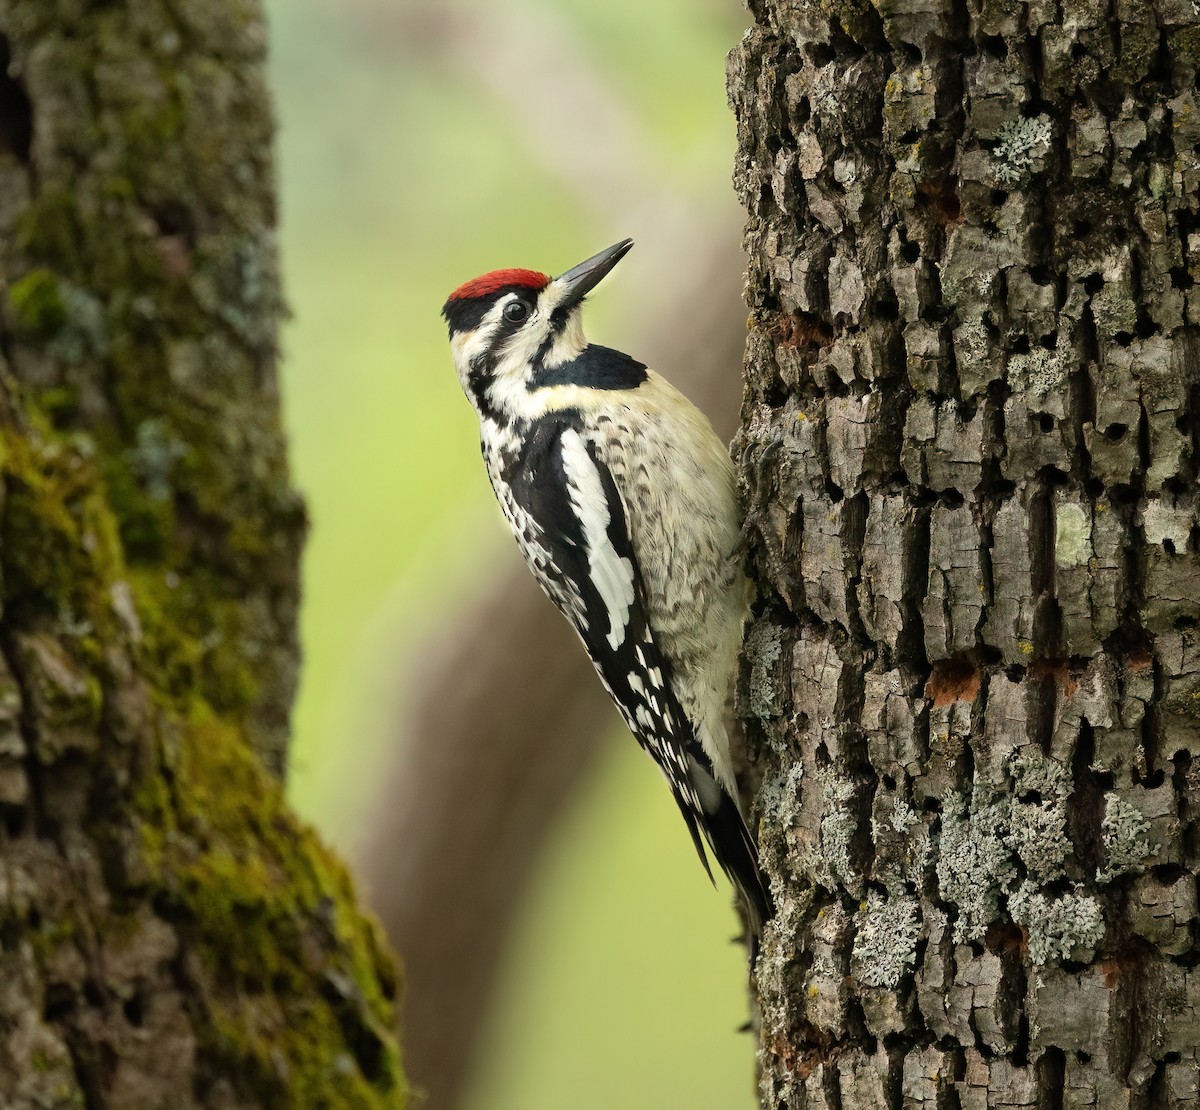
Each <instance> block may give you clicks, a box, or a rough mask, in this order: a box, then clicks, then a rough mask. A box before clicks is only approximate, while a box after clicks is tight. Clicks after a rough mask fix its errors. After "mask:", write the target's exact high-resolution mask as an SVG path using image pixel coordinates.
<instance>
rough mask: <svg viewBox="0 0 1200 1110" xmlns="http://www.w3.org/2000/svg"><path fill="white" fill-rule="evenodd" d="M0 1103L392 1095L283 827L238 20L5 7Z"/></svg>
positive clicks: (259, 110) (375, 1030)
mask: <svg viewBox="0 0 1200 1110" xmlns="http://www.w3.org/2000/svg"><path fill="white" fill-rule="evenodd" d="M0 49H2V52H3V63H4V64H3V66H0V283H2V290H3V292H2V296H0V362H2V366H3V373H2V375H0V1032H2V1036H0V1104H2V1105H3V1106H4V1107H6V1108H13V1110H24V1108H34V1107H38V1108H40V1107H84V1106H86V1107H89V1108H92V1110H96V1108H104V1107H113V1108H120V1110H137V1108H142V1107H144V1108H147V1110H149V1108H152V1107H163V1106H171V1107H185V1108H186V1107H197V1108H198V1107H206V1108H208V1107H211V1108H214V1110H216V1108H221V1110H227V1108H232V1107H257V1106H279V1107H284V1106H351V1105H352V1106H356V1107H360V1106H385V1105H386V1106H389V1107H390V1106H396V1105H401V1104H403V1101H404V1083H403V1078H402V1076H401V1074H400V1069H399V1058H398V1052H397V1048H396V1043H395V1040H394V1036H393V1024H394V1017H395V1014H394V1001H395V995H396V991H397V984H396V975H395V969H394V968H393V966H392V964H391V962H390V958H389V957H388V955H387V954H386V952H385V951H383V949H382V946H381V945H380V942H379V940H378V937H377V932H376V929H375V927H374V926H373V925H372V924H371V923H370V922H369V921H366V920H364V919H363V918H362V917H361V916H360V915H359V913H358V912H357V910H356V909H355V906H354V898H353V892H352V890H351V887H350V883H349V880H348V878H347V876H346V874H345V872H344V870H343V869H342V867H341V865H340V864H339V863H338V862H337V861H336V860H335V859H333V858H332V857H331V856H330V855H329V854H328V853H327V852H326V851H325V850H324V849H323V848H322V847H321V845H320V844H319V843H318V842H317V841H316V839H315V838H314V837H313V836H312V834H311V833H310V832H309V831H308V830H306V829H305V828H303V827H302V826H301V825H300V824H299V823H298V822H297V821H296V820H295V818H294V817H292V815H291V814H290V813H289V812H288V809H287V806H286V803H285V801H284V799H283V795H282V790H281V787H280V785H279V782H278V781H277V779H276V778H274V777H272V774H271V773H270V772H272V771H274V772H275V773H276V774H278V773H279V772H281V771H282V768H283V764H284V752H285V747H286V734H287V733H286V729H287V712H288V707H289V704H290V701H291V696H292V690H293V686H294V676H295V672H296V664H297V647H296V631H295V613H296V605H297V598H298V575H297V559H298V551H299V546H300V541H301V539H302V534H303V527H304V523H303V509H302V506H301V504H300V502H299V501H298V499H297V498H296V496H295V494H294V493H293V492H292V490H291V487H290V484H289V479H288V473H287V467H286V460H285V453H284V440H283V436H282V433H281V429H280V422H279V405H278V397H277V395H276V388H275V361H276V329H277V323H278V318H279V315H280V311H281V299H280V294H279V286H278V280H277V275H276V259H275V250H274V245H273V227H274V218H275V212H274V190H273V180H272V168H271V148H272V124H271V117H270V113H269V107H268V100H267V94H266V89H265V85H264V81H263V56H264V52H265V30H264V25H263V21H262V16H261V12H260V10H259V6H258V4H257V3H256V2H253V0H196V2H193V3H188V4H186V5H180V4H174V3H171V2H169V0H120V2H115V3H112V2H110V3H103V4H101V3H86V2H84V0H60V2H57V3H53V2H47V0H5V2H2V3H0Z"/></svg>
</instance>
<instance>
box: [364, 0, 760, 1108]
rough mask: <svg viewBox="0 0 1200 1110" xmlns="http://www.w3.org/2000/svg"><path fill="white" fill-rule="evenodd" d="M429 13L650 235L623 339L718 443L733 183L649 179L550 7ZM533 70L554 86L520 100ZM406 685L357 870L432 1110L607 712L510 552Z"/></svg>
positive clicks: (635, 140) (736, 320) (629, 292)
mask: <svg viewBox="0 0 1200 1110" xmlns="http://www.w3.org/2000/svg"><path fill="white" fill-rule="evenodd" d="M443 11H444V9H440V10H439V12H438V14H437V15H434V16H433V18H432V21H431V15H432V13H431V11H430V9H422V10H421V15H422V20H423V22H422V23H421V25H420V28H419V32H420V34H421V35H422V36H424V37H423V39H422V42H423V45H425V46H430V45H431V40H432V43H436V44H437V45H441V46H445V47H446V48H447V49H448V50H449V52H450V54H451V57H452V60H453V63H454V64H455V65H456V66H458V67H460V68H461V70H462V73H463V76H464V77H465V78H469V79H470V80H472V81H475V82H477V83H478V84H479V85H480V86H481V91H482V92H484V93H485V94H486V95H487V96H488V97H489V98H491V99H492V100H493V101H497V102H499V103H501V104H502V105H503V104H507V105H509V106H511V108H512V111H511V112H508V113H507V114H506V118H508V119H511V121H512V124H513V127H514V128H515V129H516V131H517V133H518V137H520V138H522V139H524V141H525V145H526V146H527V148H528V149H529V150H530V151H531V153H532V154H533V155H534V156H535V157H536V158H537V159H538V160H539V161H540V163H541V164H542V166H543V168H545V169H547V170H549V171H551V172H553V173H554V174H555V175H556V176H558V178H559V179H560V180H561V181H562V182H563V184H564V186H565V187H567V188H570V189H571V190H572V191H573V192H575V193H577V194H578V195H579V197H580V198H581V199H582V200H583V201H584V203H586V204H587V205H589V206H590V207H591V209H592V210H593V211H594V212H596V213H597V215H598V216H599V217H600V218H601V219H602V220H603V221H605V222H607V223H611V224H612V225H614V226H618V227H621V228H622V229H624V228H627V227H630V226H631V225H633V224H635V223H636V224H639V225H646V224H648V225H649V226H652V227H653V228H654V229H655V230H654V239H655V242H654V250H653V251H650V252H648V254H649V258H646V256H645V255H643V256H642V257H643V259H644V260H645V261H644V264H643V265H642V266H640V267H638V269H637V270H636V271H634V272H632V273H631V274H630V275H629V278H628V279H626V281H625V282H624V290H625V293H626V297H625V298H624V300H623V303H624V306H625V308H626V310H627V315H629V314H632V315H633V316H635V317H636V319H637V322H638V323H639V325H640V332H641V334H639V335H638V337H637V338H636V339H635V340H634V341H632V342H630V343H628V346H629V347H630V348H631V350H632V352H633V353H634V354H636V355H637V356H638V357H639V358H642V359H645V360H647V361H649V363H650V364H651V365H653V366H655V367H656V368H658V369H660V370H663V371H664V372H665V373H666V375H667V376H668V377H669V378H671V380H672V381H673V382H675V383H676V384H677V385H679V386H680V387H681V388H682V389H683V390H684V391H685V392H686V393H688V394H689V396H691V397H692V399H693V400H694V401H696V403H697V404H699V405H700V407H701V408H703V409H705V410H706V411H708V412H709V413H711V414H714V415H715V416H716V417H717V419H716V420H715V421H714V423H715V424H716V426H717V430H718V432H720V434H721V435H722V436H724V437H726V438H728V437H729V436H730V435H732V432H733V429H734V426H735V424H736V413H737V407H738V398H739V394H740V388H741V362H742V350H743V345H744V334H745V329H744V326H743V313H744V309H743V306H742V301H741V289H740V279H741V274H742V270H743V265H742V256H741V252H740V249H739V247H738V245H737V241H736V237H737V228H738V226H739V218H738V210H737V209H736V207H735V204H734V201H733V198H732V196H730V197H729V201H728V207H727V212H726V211H719V210H717V209H716V206H711V207H710V209H709V210H708V211H705V212H703V213H697V212H696V211H689V210H688V208H687V207H686V206H685V204H684V203H683V202H682V200H681V197H680V195H679V190H678V189H677V188H676V187H675V186H676V183H674V182H670V181H667V180H664V178H663V176H662V173H661V171H658V172H655V174H654V176H653V177H652V178H651V181H650V184H649V185H648V184H647V176H648V173H649V172H650V171H651V170H652V169H653V161H654V160H653V158H652V157H651V152H652V149H653V143H652V142H651V139H650V136H649V135H648V134H647V132H646V130H645V128H644V127H643V126H642V125H641V124H640V122H639V121H638V119H637V118H636V117H635V116H634V115H633V114H632V113H631V112H630V111H629V110H628V108H627V107H626V105H624V104H623V103H622V102H621V101H620V99H619V98H618V97H617V96H615V95H614V93H613V92H612V90H611V88H610V87H609V85H608V84H607V83H606V82H605V81H604V80H603V78H602V77H601V76H600V74H599V73H598V72H597V71H596V69H595V67H594V65H593V63H592V61H591V59H590V58H589V57H588V55H587V52H586V51H585V50H584V49H583V48H582V44H581V43H580V42H579V41H578V37H577V36H575V35H574V34H573V33H572V31H571V29H570V27H569V26H568V25H567V24H566V23H565V22H564V21H563V20H562V19H561V18H559V17H557V16H556V15H555V13H554V12H553V11H552V10H551V9H550V8H549V7H545V6H542V7H539V8H538V10H537V13H536V18H533V17H532V16H531V17H530V18H529V19H520V18H514V16H513V12H512V7H511V6H506V8H505V10H504V15H503V17H502V16H501V14H500V13H498V12H493V11H491V10H490V9H482V8H480V9H473V10H472V11H471V12H470V16H469V18H468V17H466V16H465V15H464V14H463V13H462V12H461V10H459V11H458V12H455V11H454V9H451V10H450V14H442V12H443ZM380 17H381V18H385V16H384V15H383V13H382V11H381V14H380ZM406 27H407V31H408V32H409V34H410V37H411V33H412V31H413V30H414V28H413V26H412V25H411V23H408V24H406ZM533 74H536V82H534V79H533V78H532V77H531V76H530V75H533ZM534 83H535V84H536V87H537V88H538V89H543V90H545V89H549V90H552V92H553V95H547V96H536V97H531V96H529V95H528V92H529V89H530V88H531V84H534ZM631 167H636V168H637V173H636V175H635V174H632V173H631V172H630V168H631ZM635 181H636V187H635V186H634V185H632V184H631V183H632V182H635ZM622 233H627V232H625V231H624V230H622ZM480 480H481V481H482V480H483V477H482V471H481V474H480ZM412 687H413V691H414V692H413V693H412V696H411V697H410V698H409V699H408V701H409V704H410V705H411V710H410V712H409V715H408V718H407V720H405V721H404V722H402V723H401V724H400V725H398V727H397V732H398V733H399V742H398V744H397V747H396V751H397V757H396V761H395V763H394V765H393V766H392V767H391V768H390V769H389V770H388V772H387V774H386V777H385V779H384V781H382V782H381V785H380V787H379V792H378V799H377V801H376V804H375V806H374V809H373V813H372V817H371V820H370V822H369V826H368V827H369V832H368V835H367V839H366V841H365V845H364V849H363V851H362V852H361V854H360V858H359V860H358V870H359V873H360V874H361V875H362V877H363V879H364V881H365V883H366V886H367V888H368V891H369V895H370V897H371V899H372V902H373V904H374V907H375V909H376V910H377V912H378V913H379V914H380V916H381V918H382V919H383V922H384V925H385V926H386V928H387V931H388V934H389V936H390V937H391V939H392V941H393V943H394V944H395V945H396V947H397V949H398V950H399V951H400V952H401V953H402V955H403V957H404V961H405V965H406V980H407V982H406V1000H405V1007H406V1026H407V1031H406V1034H405V1056H406V1065H407V1068H408V1071H409V1074H410V1076H411V1077H412V1078H413V1079H414V1081H415V1082H416V1083H417V1084H419V1085H421V1086H423V1087H425V1088H426V1090H427V1091H428V1093H429V1105H430V1107H431V1108H432V1110H452V1108H453V1107H454V1106H455V1105H457V1103H458V1101H459V1098H460V1096H461V1093H462V1090H463V1086H464V1080H465V1079H466V1077H467V1073H468V1070H469V1067H470V1063H471V1060H472V1054H473V1050H474V1048H475V1045H476V1042H477V1040H478V1033H479V1031H480V1029H481V1027H482V1024H483V1021H484V1019H485V1017H486V1015H487V1007H488V1003H489V1001H490V998H491V993H492V986H493V983H494V980H495V973H496V969H497V965H498V962H499V958H500V954H501V952H502V950H503V946H504V942H505V940H506V939H507V936H508V933H509V930H510V927H511V924H512V921H513V918H514V912H515V910H516V908H517V907H518V906H519V904H520V902H521V899H522V897H523V896H524V893H525V890H526V887H527V883H528V880H529V878H530V876H531V875H532V873H533V870H534V868H535V867H536V865H537V862H538V860H539V855H540V848H541V845H542V844H543V842H544V841H545V840H546V838H547V836H548V835H549V834H550V831H551V830H552V828H553V827H554V823H555V819H556V817H557V816H558V814H559V811H560V810H561V808H562V806H563V803H564V802H565V801H566V799H567V798H568V796H569V795H570V793H571V792H572V790H573V789H574V788H575V787H576V785H577V784H578V783H579V782H580V780H581V779H582V778H583V776H584V775H585V774H586V772H587V770H588V769H589V768H590V767H591V766H592V764H593V761H594V759H595V757H596V754H597V748H598V744H599V741H600V738H601V736H602V735H603V734H604V733H605V732H609V733H611V732H614V731H616V729H617V728H618V727H619V718H618V717H617V715H616V713H615V711H614V710H613V709H612V707H611V705H610V704H609V702H608V699H607V697H606V695H605V694H604V691H603V689H602V687H601V686H600V683H599V682H598V681H597V680H596V677H595V675H594V674H593V673H592V670H591V667H590V665H589V664H588V662H587V659H586V656H585V654H584V652H583V651H582V650H581V649H580V647H579V645H578V643H577V642H576V641H575V638H574V636H573V634H572V633H571V631H570V629H569V627H568V626H567V624H566V623H565V622H564V621H563V620H562V618H561V617H559V615H558V614H557V613H556V612H555V611H554V609H553V607H552V606H551V605H550V603H549V602H548V601H546V600H545V599H544V598H543V597H542V596H541V594H540V592H539V591H538V589H537V587H536V585H535V584H534V582H533V580H532V578H531V577H530V576H529V574H528V572H527V571H526V570H525V568H524V567H523V566H521V565H519V557H518V556H517V554H516V551H515V548H514V549H513V551H512V554H511V563H510V569H509V570H507V571H506V572H505V573H504V574H502V575H501V576H500V577H499V579H498V580H497V581H496V582H495V584H494V585H493V586H492V587H491V589H490V590H488V591H487V593H486V596H484V597H482V598H480V599H477V600H475V601H474V602H472V603H471V604H470V605H469V606H466V607H465V614H464V616H463V617H462V619H461V620H460V621H459V622H458V623H457V624H456V625H455V626H454V627H452V628H450V629H449V630H448V631H447V632H446V634H445V636H444V637H443V639H442V640H441V641H440V642H439V643H436V644H434V645H433V646H432V648H431V649H430V650H429V651H428V652H427V654H426V657H425V658H424V659H423V660H422V661H421V662H420V663H419V664H418V666H417V667H416V673H415V674H414V676H413V678H412Z"/></svg>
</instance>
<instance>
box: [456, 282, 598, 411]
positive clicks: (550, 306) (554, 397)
mask: <svg viewBox="0 0 1200 1110" xmlns="http://www.w3.org/2000/svg"><path fill="white" fill-rule="evenodd" d="M564 293H565V290H564V289H563V287H562V286H560V285H558V284H557V283H556V282H551V283H550V284H549V285H548V286H546V288H545V289H544V290H542V292H541V293H540V294H539V296H538V299H537V302H536V304H535V305H534V310H533V313H532V315H531V316H530V317H529V319H528V320H526V321H525V323H524V325H523V326H522V327H521V329H520V330H519V331H517V332H516V333H514V335H513V336H512V338H511V339H510V340H509V341H508V343H507V344H506V345H505V346H504V347H503V349H502V350H499V351H496V352H494V354H495V358H494V362H493V364H492V367H491V381H490V382H489V383H488V384H487V387H486V389H487V401H488V404H489V405H490V406H491V407H492V408H493V409H494V410H495V411H497V412H501V413H504V414H506V415H507V416H509V417H510V418H517V419H526V420H531V419H536V418H537V417H538V416H540V415H542V414H543V413H545V412H548V411H551V410H554V409H559V408H565V407H567V406H576V407H583V408H589V407H592V406H593V405H595V404H596V401H595V399H594V397H593V396H592V394H591V391H588V390H581V389H579V388H578V387H576V386H549V387H545V388H542V389H535V390H532V391H531V390H530V388H529V377H530V372H531V368H532V366H533V363H534V360H535V359H536V357H537V355H538V352H539V351H541V350H542V348H543V347H544V346H545V345H546V340H547V339H548V338H550V319H551V316H552V315H553V312H554V309H555V308H556V307H557V305H558V304H559V302H560V301H561V300H562V298H563V295H564ZM516 299H518V294H517V293H509V294H507V295H506V296H503V297H501V298H500V299H499V300H498V301H497V302H496V303H495V304H494V305H492V307H491V308H490V309H488V311H487V314H486V315H485V316H484V317H483V319H482V320H481V321H480V323H479V326H478V327H477V328H475V329H474V331H471V332H468V333H467V334H465V335H457V336H455V337H454V339H453V340H452V342H451V353H452V354H453V356H454V364H455V369H456V370H457V371H458V378H459V381H460V382H461V383H462V386H463V390H464V391H465V392H466V393H467V395H468V396H470V395H471V391H472V390H471V386H472V383H471V363H472V361H473V360H476V359H478V358H479V357H480V356H482V355H484V354H486V353H487V352H488V350H490V349H491V347H492V346H493V344H494V343H495V341H496V336H497V333H498V331H499V330H500V328H501V327H502V326H503V324H504V309H505V307H506V306H507V305H508V304H510V303H511V302H512V301H514V300H516ZM586 346H587V339H586V338H585V337H584V334H583V318H582V313H581V312H580V311H579V310H578V308H576V309H575V310H574V311H572V312H571V315H570V316H569V317H568V319H567V321H566V323H565V325H564V326H563V328H562V330H561V331H560V332H559V333H558V334H557V335H555V336H554V337H553V340H552V342H551V343H550V346H549V348H548V349H547V350H546V351H545V353H544V355H543V359H542V364H543V365H544V366H546V367H548V368H550V369H553V368H554V367H556V366H561V365H562V364H563V363H565V362H569V361H570V360H571V359H573V358H575V357H576V356H577V355H579V354H580V352H582V351H583V349H584V348H585V347H586Z"/></svg>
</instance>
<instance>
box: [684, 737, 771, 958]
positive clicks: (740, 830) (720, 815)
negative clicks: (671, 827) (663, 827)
mask: <svg viewBox="0 0 1200 1110" xmlns="http://www.w3.org/2000/svg"><path fill="white" fill-rule="evenodd" d="M690 771H691V774H690V778H691V781H692V785H693V787H695V788H696V794H697V796H698V799H699V801H700V806H701V810H700V812H699V813H698V812H697V811H696V810H695V809H693V808H692V806H690V805H689V804H688V802H687V801H686V800H685V799H684V798H682V797H680V796H679V795H678V794H676V796H675V800H676V802H677V803H678V804H679V809H680V811H681V812H682V813H683V819H684V821H685V822H686V824H687V827H688V831H689V832H690V833H691V834H692V842H693V843H694V844H695V845H696V852H697V854H698V855H699V856H700V862H701V863H703V864H704V870H705V871H707V872H708V877H709V878H710V879H711V878H712V877H713V873H712V868H711V867H709V865H708V855H707V853H706V852H705V851H704V842H705V841H707V842H708V846H709V847H710V848H711V849H712V853H713V855H714V856H716V858H717V863H719V864H720V865H721V870H722V871H724V872H725V874H726V875H728V876H729V881H730V882H731V883H733V885H734V888H735V889H736V890H737V892H738V893H739V894H740V895H741V898H742V901H743V903H744V904H745V908H746V918H747V921H748V924H749V926H750V934H751V952H752V953H754V952H756V951H757V950H758V937H759V936H760V934H761V933H762V928H763V925H764V924H766V922H767V921H768V920H769V919H770V917H771V916H772V914H773V913H774V912H775V910H774V904H773V903H772V901H771V893H770V889H769V888H768V886H767V880H766V876H765V875H763V872H762V867H761V866H760V864H759V862H758V848H757V847H756V846H755V843H754V838H753V837H752V836H751V835H750V830H749V829H748V828H746V822H745V821H744V820H743V818H742V813H741V810H740V809H738V805H737V802H735V801H734V800H733V798H731V797H730V796H729V794H728V793H727V792H726V791H725V789H724V787H722V786H720V785H719V784H718V783H717V782H716V780H715V779H713V778H712V777H711V776H710V775H709V774H708V772H707V771H706V770H705V769H703V768H701V767H700V766H698V764H697V763H696V761H695V760H693V761H692V764H691V767H690ZM697 818H699V820H697ZM702 832H703V836H701V833H702Z"/></svg>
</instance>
